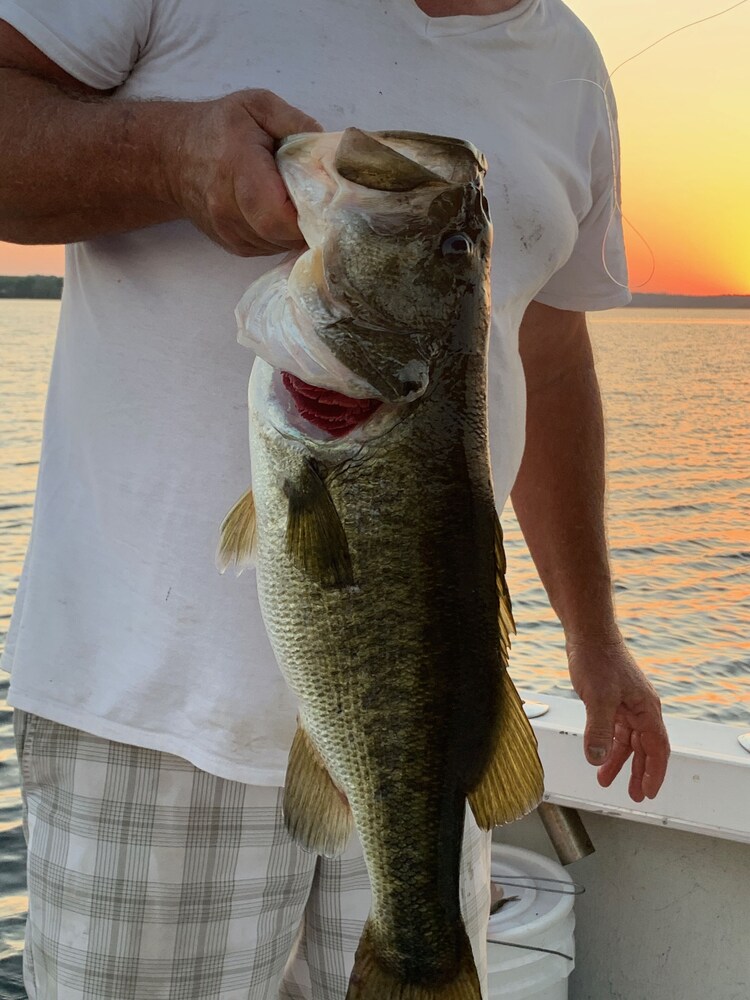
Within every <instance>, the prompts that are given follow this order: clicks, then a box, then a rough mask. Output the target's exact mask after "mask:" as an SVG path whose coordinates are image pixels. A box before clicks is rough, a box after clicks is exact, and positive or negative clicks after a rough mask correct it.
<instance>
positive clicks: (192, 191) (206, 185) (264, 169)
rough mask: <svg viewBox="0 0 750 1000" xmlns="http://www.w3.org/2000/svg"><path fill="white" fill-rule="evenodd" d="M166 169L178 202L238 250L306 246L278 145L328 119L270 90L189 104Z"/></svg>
mask: <svg viewBox="0 0 750 1000" xmlns="http://www.w3.org/2000/svg"><path fill="white" fill-rule="evenodd" d="M185 110H186V112H187V113H186V114H181V115H180V116H179V117H180V119H181V120H182V121H181V128H180V129H178V132H177V135H176V142H175V141H173V142H171V143H170V144H169V145H168V148H167V152H166V159H165V163H164V169H165V172H166V177H167V183H168V185H169V189H170V191H171V192H172V197H173V199H174V201H175V203H176V204H177V205H178V206H179V207H180V208H181V209H182V210H183V212H184V214H185V215H187V217H188V218H190V219H191V220H192V221H193V222H194V223H195V224H196V225H197V226H198V227H199V228H200V229H202V230H203V232H204V233H206V234H207V235H208V236H210V237H211V239H212V240H214V241H215V242H216V243H218V244H220V245H221V246H223V247H224V249H225V250H228V251H229V252H230V253H234V254H239V255H240V256H242V257H257V256H265V255H269V254H277V253H282V252H283V251H285V250H292V249H298V248H300V247H302V246H304V239H303V238H302V234H301V233H300V231H299V228H298V227H297V213H296V212H295V209H294V206H293V204H292V202H291V201H290V199H289V195H288V193H287V190H286V188H285V187H284V183H283V181H282V180H281V177H280V175H279V173H278V171H277V169H276V163H275V161H274V156H273V152H274V144H275V142H276V141H277V140H279V139H283V138H284V137H285V136H288V135H293V134H295V133H297V132H317V131H320V130H321V126H320V125H319V124H318V122H316V121H315V119H314V118H310V117H309V116H308V115H306V114H304V113H303V112H302V111H298V110H297V108H293V107H292V106H291V105H289V104H287V103H286V101H283V100H282V99H281V98H280V97H278V96H277V95H276V94H273V93H271V92H270V91H268V90H241V91H238V92H237V93H234V94H229V95H228V96H227V97H222V98H221V99H219V100H216V101H206V102H201V103H197V104H192V105H189V106H186V107H185Z"/></svg>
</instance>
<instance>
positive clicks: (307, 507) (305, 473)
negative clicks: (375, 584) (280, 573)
mask: <svg viewBox="0 0 750 1000" xmlns="http://www.w3.org/2000/svg"><path fill="white" fill-rule="evenodd" d="M284 489H285V492H286V495H287V497H288V498H289V517H288V521H287V529H286V550H287V552H288V553H289V555H290V556H291V557H292V559H293V560H294V562H295V563H296V564H297V566H299V568H300V569H302V570H304V571H305V572H306V573H307V574H308V575H309V576H311V577H312V578H313V579H315V580H317V581H318V583H320V584H322V585H323V586H326V587H348V586H351V585H352V584H353V583H354V575H353V570H352V560H351V556H350V554H349V543H348V542H347V540H346V533H345V531H344V527H343V525H342V524H341V518H340V517H339V515H338V511H337V510H336V508H335V506H334V504H333V500H331V496H330V494H329V492H328V490H327V489H326V485H325V483H324V481H323V478H322V476H321V474H320V472H319V470H318V467H317V465H316V464H315V463H314V462H312V461H310V460H307V461H306V462H305V464H304V466H303V469H302V473H301V475H300V477H299V479H298V480H297V482H296V483H292V482H291V481H287V482H286V483H285V484H284Z"/></svg>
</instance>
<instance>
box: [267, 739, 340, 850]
mask: <svg viewBox="0 0 750 1000" xmlns="http://www.w3.org/2000/svg"><path fill="white" fill-rule="evenodd" d="M284 820H285V822H286V827H287V830H288V831H289V833H290V835H291V836H292V837H293V838H294V839H295V840H296V841H297V843H298V844H300V846H302V847H304V848H305V849H306V850H308V851H314V852H315V853H316V854H324V855H326V856H327V857H334V856H335V855H337V854H340V853H341V852H342V851H343V850H344V848H345V847H346V845H347V842H348V840H349V837H350V836H351V833H352V829H353V827H354V819H353V817H352V811H351V809H350V808H349V803H348V802H347V799H346V796H345V795H344V793H343V792H342V791H341V790H340V789H339V788H338V786H337V785H336V784H335V783H334V781H333V779H332V778H331V776H330V774H329V773H328V769H327V768H326V765H325V763H324V761H323V758H322V757H321V756H320V754H319V753H318V751H317V749H316V747H315V746H314V745H313V742H312V740H311V739H310V736H309V735H308V733H307V731H306V730H305V729H304V727H303V726H302V725H298V726H297V732H296V733H295V735H294V741H293V742H292V749H291V750H290V751H289V764H288V765H287V772H286V784H285V788H284Z"/></svg>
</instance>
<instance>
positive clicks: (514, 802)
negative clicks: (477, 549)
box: [468, 518, 544, 830]
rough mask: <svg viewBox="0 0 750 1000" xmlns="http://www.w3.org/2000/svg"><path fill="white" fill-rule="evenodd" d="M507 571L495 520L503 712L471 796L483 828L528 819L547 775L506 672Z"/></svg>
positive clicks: (510, 623)
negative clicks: (483, 769) (490, 748)
mask: <svg viewBox="0 0 750 1000" xmlns="http://www.w3.org/2000/svg"><path fill="white" fill-rule="evenodd" d="M505 568H506V563H505V550H504V548H503V531H502V528H501V527H500V518H496V521H495V578H496V581H497V596H498V620H499V624H500V647H501V652H502V661H503V665H502V671H503V676H502V681H501V685H500V710H499V711H498V713H497V719H496V720H495V732H494V734H493V751H492V754H491V756H490V760H489V762H488V764H487V767H486V768H485V772H484V774H483V775H482V778H481V780H480V782H479V784H478V785H477V787H476V788H474V789H472V791H471V792H470V793H469V796H468V798H469V803H470V805H471V809H472V812H473V813H474V818H475V819H476V821H477V825H478V826H480V827H481V828H482V829H483V830H491V829H492V827H493V826H499V825H501V824H502V823H510V822H512V821H513V820H515V819H520V818H521V817H522V816H525V815H526V813H528V812H531V810H532V809H534V808H535V807H536V806H537V805H538V804H539V802H540V800H541V798H542V794H543V792H544V772H543V770H542V764H541V761H540V760H539V754H538V753H537V742H536V736H535V735H534V730H533V729H532V728H531V723H530V722H529V720H528V719H527V718H526V713H525V712H524V710H523V702H522V701H521V698H520V696H519V694H518V691H516V688H515V685H514V684H513V681H512V680H511V678H510V674H509V673H508V654H509V652H510V634H511V632H513V634H515V631H516V623H515V621H514V620H513V611H512V608H511V601H510V592H509V590H508V584H507V583H506V581H505Z"/></svg>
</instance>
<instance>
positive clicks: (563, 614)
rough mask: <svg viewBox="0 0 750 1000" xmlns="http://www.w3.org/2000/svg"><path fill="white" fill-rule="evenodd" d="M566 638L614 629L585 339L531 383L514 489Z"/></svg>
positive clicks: (593, 385)
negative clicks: (564, 362) (557, 367)
mask: <svg viewBox="0 0 750 1000" xmlns="http://www.w3.org/2000/svg"><path fill="white" fill-rule="evenodd" d="M512 500H513V507H514V509H515V511H516V515H517V517H518V520H519V523H520V525H521V529H522V531H523V534H524V537H525V539H526V542H527V544H528V546H529V551H530V552H531V555H532V557H533V559H534V562H535V564H536V567H537V570H538V572H539V576H540V578H541V580H542V583H543V584H544V586H545V589H546V590H547V593H548V595H549V598H550V602H551V604H552V606H553V608H554V610H555V612H556V614H557V615H558V617H559V618H560V621H561V622H562V624H563V626H564V628H565V632H566V636H567V638H568V641H569V642H571V641H573V642H574V641H576V640H582V639H590V638H605V639H606V638H607V637H608V636H609V635H612V636H613V637H614V636H615V635H616V634H617V627H616V625H615V617H614V608H613V602H612V585H611V576H610V570H609V561H608V556H607V542H606V533H605V527H604V424H603V417H602V407H601V398H600V394H599V385H598V381H597V377H596V372H595V369H594V363H593V357H592V355H591V347H590V343H589V341H588V337H587V336H585V335H584V337H583V339H582V340H581V341H580V346H579V348H578V351H577V355H576V356H575V357H574V358H573V359H572V360H571V364H570V366H569V367H567V368H566V369H565V370H564V371H562V372H561V373H560V374H559V375H558V376H556V377H554V378H553V379H551V380H549V381H544V380H542V381H541V382H539V383H535V382H534V381H533V380H530V381H529V386H528V402H527V417H526V450H525V453H524V457H523V462H522V464H521V469H520V471H519V474H518V478H517V480H516V483H515V486H514V488H513V492H512Z"/></svg>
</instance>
